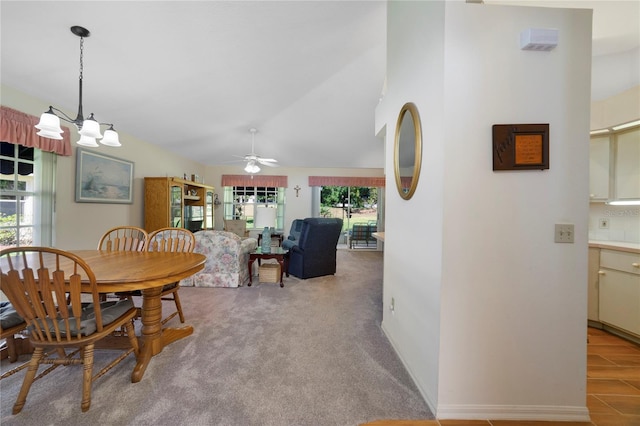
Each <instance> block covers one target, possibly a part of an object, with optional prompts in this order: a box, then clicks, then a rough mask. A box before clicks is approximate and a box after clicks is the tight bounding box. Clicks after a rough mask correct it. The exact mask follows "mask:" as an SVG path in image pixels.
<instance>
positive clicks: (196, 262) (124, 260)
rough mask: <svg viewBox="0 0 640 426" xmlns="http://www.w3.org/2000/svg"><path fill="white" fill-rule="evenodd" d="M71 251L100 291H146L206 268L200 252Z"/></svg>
mask: <svg viewBox="0 0 640 426" xmlns="http://www.w3.org/2000/svg"><path fill="white" fill-rule="evenodd" d="M69 251H70V252H71V253H73V254H75V255H77V256H79V257H81V258H82V259H83V260H84V261H85V262H87V264H88V265H89V266H90V267H91V270H92V271H93V273H94V274H95V277H96V283H97V284H98V290H99V291H100V292H116V291H131V290H143V289H145V288H152V287H159V286H162V285H165V284H170V283H173V282H176V281H180V280H181V279H183V278H186V277H188V276H191V275H192V274H194V273H195V272H198V271H199V270H201V269H203V268H204V264H205V260H206V258H205V256H204V255H202V254H200V253H172V252H146V251H140V252H138V251H111V252H110V251H103V250H69ZM27 261H29V260H27ZM13 262H14V264H15V263H19V262H21V260H19V259H14V260H13ZM30 263H31V262H30ZM33 264H35V263H33ZM51 267H53V265H52V266H51ZM60 267H61V269H63V270H65V271H66V270H67V269H68V268H71V265H65V264H64V263H62V264H61V265H60ZM3 270H5V268H3Z"/></svg>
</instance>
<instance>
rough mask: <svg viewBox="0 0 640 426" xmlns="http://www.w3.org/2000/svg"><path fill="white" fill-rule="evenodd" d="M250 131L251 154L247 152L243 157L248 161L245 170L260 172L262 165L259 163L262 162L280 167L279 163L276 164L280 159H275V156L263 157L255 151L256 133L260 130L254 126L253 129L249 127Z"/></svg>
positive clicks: (265, 164)
mask: <svg viewBox="0 0 640 426" xmlns="http://www.w3.org/2000/svg"><path fill="white" fill-rule="evenodd" d="M249 132H251V154H247V155H245V156H243V157H241V158H243V159H244V161H246V162H247V165H246V167H245V168H244V171H245V172H247V173H258V172H259V171H260V167H259V166H258V164H262V165H263V166H269V167H278V166H279V165H278V164H276V163H277V162H278V160H275V159H273V158H263V157H260V156H259V155H257V154H256V153H255V150H254V145H255V139H256V133H257V132H258V130H256V129H254V128H252V129H249Z"/></svg>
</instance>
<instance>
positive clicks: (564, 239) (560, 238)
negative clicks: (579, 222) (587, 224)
mask: <svg viewBox="0 0 640 426" xmlns="http://www.w3.org/2000/svg"><path fill="white" fill-rule="evenodd" d="M573 239H574V232H573V224H572V223H556V225H555V234H554V241H555V242H556V243H573Z"/></svg>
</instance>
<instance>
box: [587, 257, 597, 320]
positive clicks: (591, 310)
mask: <svg viewBox="0 0 640 426" xmlns="http://www.w3.org/2000/svg"><path fill="white" fill-rule="evenodd" d="M599 271H600V249H599V248H596V247H589V273H588V277H589V283H588V285H589V287H588V290H587V298H588V299H587V319H588V320H589V321H594V322H599V321H600V315H599V313H598V306H599V304H600V300H599V298H600V296H599V294H598V284H599V283H598V279H599V275H598V272H599Z"/></svg>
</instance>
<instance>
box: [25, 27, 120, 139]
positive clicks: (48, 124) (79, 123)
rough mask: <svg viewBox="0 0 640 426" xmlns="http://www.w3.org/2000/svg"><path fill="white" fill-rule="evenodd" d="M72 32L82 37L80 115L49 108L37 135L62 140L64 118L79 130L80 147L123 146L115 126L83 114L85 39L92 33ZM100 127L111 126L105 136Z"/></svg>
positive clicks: (41, 119)
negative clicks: (71, 115)
mask: <svg viewBox="0 0 640 426" xmlns="http://www.w3.org/2000/svg"><path fill="white" fill-rule="evenodd" d="M71 32H72V33H73V34H75V35H77V36H78V37H80V79H79V88H80V90H79V100H78V115H77V116H76V118H71V117H69V116H68V115H66V114H65V113H64V112H62V111H60V110H59V109H57V108H54V107H52V106H49V110H48V111H45V112H44V113H43V114H42V115H41V116H40V122H39V123H38V124H36V126H35V127H36V129H38V130H39V132H38V133H37V135H38V136H42V137H44V138H49V139H57V140H60V139H62V132H63V131H62V129H61V128H60V119H61V118H62V119H63V120H64V121H66V122H68V123H72V124H75V126H76V127H77V128H78V133H79V134H80V140H79V141H78V142H77V144H78V145H83V146H92V147H97V146H99V145H98V143H97V142H96V140H97V139H100V143H101V144H103V145H107V146H121V144H120V140H119V138H118V133H117V132H116V131H115V130H114V129H113V124H109V123H98V121H97V120H96V119H95V118H94V116H93V113H91V114H89V117H87V118H86V119H85V118H84V115H83V114H82V77H83V75H82V71H83V62H82V58H83V53H84V38H85V37H89V36H90V35H91V33H90V32H89V30H87V29H86V28H83V27H80V26H73V27H71ZM54 111H56V112H57V113H58V114H59V115H56V113H55V112H54ZM100 125H105V126H109V128H108V129H107V130H105V132H104V136H103V135H101V134H100Z"/></svg>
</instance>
